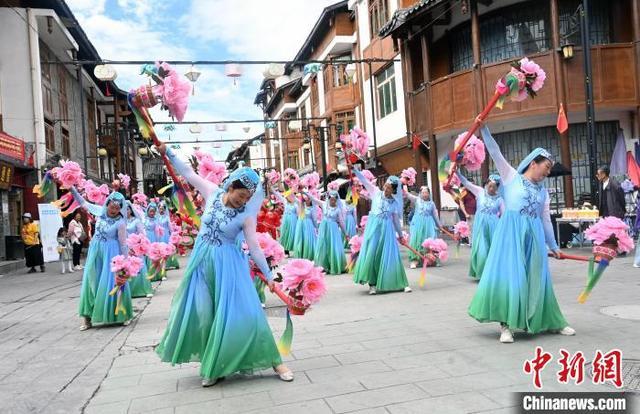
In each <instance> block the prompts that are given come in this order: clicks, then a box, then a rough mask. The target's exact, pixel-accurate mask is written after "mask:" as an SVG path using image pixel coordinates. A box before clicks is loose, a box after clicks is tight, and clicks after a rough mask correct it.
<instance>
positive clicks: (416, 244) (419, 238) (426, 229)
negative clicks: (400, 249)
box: [409, 214, 438, 262]
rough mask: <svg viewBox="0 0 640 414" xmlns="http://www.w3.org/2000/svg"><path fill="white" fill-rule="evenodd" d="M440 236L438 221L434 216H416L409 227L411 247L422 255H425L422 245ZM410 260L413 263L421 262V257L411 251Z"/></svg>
mask: <svg viewBox="0 0 640 414" xmlns="http://www.w3.org/2000/svg"><path fill="white" fill-rule="evenodd" d="M437 235H438V232H437V231H436V221H435V220H434V219H433V217H432V216H430V215H429V216H427V215H421V214H415V215H414V216H413V220H411V226H409V246H411V247H413V248H414V249H416V250H417V251H419V252H420V253H424V248H423V247H422V243H423V242H424V241H425V240H426V239H435V238H436V237H437ZM409 260H411V261H412V262H417V261H420V260H421V259H420V257H418V256H416V255H415V254H414V253H413V252H411V251H409Z"/></svg>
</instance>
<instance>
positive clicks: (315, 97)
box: [311, 77, 320, 105]
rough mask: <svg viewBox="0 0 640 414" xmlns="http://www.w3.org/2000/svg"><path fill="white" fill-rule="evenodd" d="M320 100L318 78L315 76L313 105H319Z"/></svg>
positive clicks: (312, 94) (312, 93) (312, 89)
mask: <svg viewBox="0 0 640 414" xmlns="http://www.w3.org/2000/svg"><path fill="white" fill-rule="evenodd" d="M319 102H320V100H319V98H318V78H317V77H315V78H314V79H313V80H312V81H311V105H318V103H319Z"/></svg>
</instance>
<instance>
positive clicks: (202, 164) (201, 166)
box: [194, 150, 227, 185]
mask: <svg viewBox="0 0 640 414" xmlns="http://www.w3.org/2000/svg"><path fill="white" fill-rule="evenodd" d="M194 155H195V158H196V160H197V171H198V175H199V176H200V177H202V178H204V179H205V180H208V181H211V182H212V183H214V184H215V185H220V184H222V181H223V180H224V178H225V177H226V175H227V167H226V165H225V164H224V163H223V162H217V161H215V160H214V159H213V156H212V155H211V154H208V153H206V152H203V151H199V150H198V151H196V152H195V153H194Z"/></svg>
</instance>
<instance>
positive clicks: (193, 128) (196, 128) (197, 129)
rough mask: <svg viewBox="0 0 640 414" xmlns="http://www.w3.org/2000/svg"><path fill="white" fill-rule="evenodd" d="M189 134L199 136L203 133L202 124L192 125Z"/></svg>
mask: <svg viewBox="0 0 640 414" xmlns="http://www.w3.org/2000/svg"><path fill="white" fill-rule="evenodd" d="M189 132H191V133H192V134H199V133H201V132H202V125H200V124H191V126H190V127H189Z"/></svg>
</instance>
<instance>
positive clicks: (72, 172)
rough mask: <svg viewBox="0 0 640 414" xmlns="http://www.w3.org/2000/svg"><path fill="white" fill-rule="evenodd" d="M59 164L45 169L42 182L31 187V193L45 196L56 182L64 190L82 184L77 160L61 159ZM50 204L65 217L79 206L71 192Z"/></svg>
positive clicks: (81, 175) (81, 173)
mask: <svg viewBox="0 0 640 414" xmlns="http://www.w3.org/2000/svg"><path fill="white" fill-rule="evenodd" d="M59 165H60V166H59V167H54V168H52V169H51V170H49V171H47V172H46V173H45V175H44V178H43V180H42V183H41V184H39V185H36V186H34V187H33V193H34V194H37V195H38V197H39V198H43V197H45V196H46V195H47V194H48V193H49V192H50V191H51V189H52V188H53V187H54V186H55V183H56V182H57V183H58V184H60V187H61V188H62V189H65V190H69V189H71V188H72V187H77V186H82V185H83V184H84V183H85V179H84V173H83V172H82V168H80V166H79V165H78V163H77V162H74V161H68V160H61V161H60V164H59ZM51 204H53V205H54V206H56V207H58V208H59V209H60V210H61V215H62V217H67V216H68V215H70V214H71V213H73V212H74V211H75V210H77V209H78V207H80V204H79V203H78V202H77V201H76V200H75V199H74V198H73V194H71V192H68V193H66V194H64V195H62V196H61V197H60V198H59V199H58V200H56V201H54V202H52V203H51Z"/></svg>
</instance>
